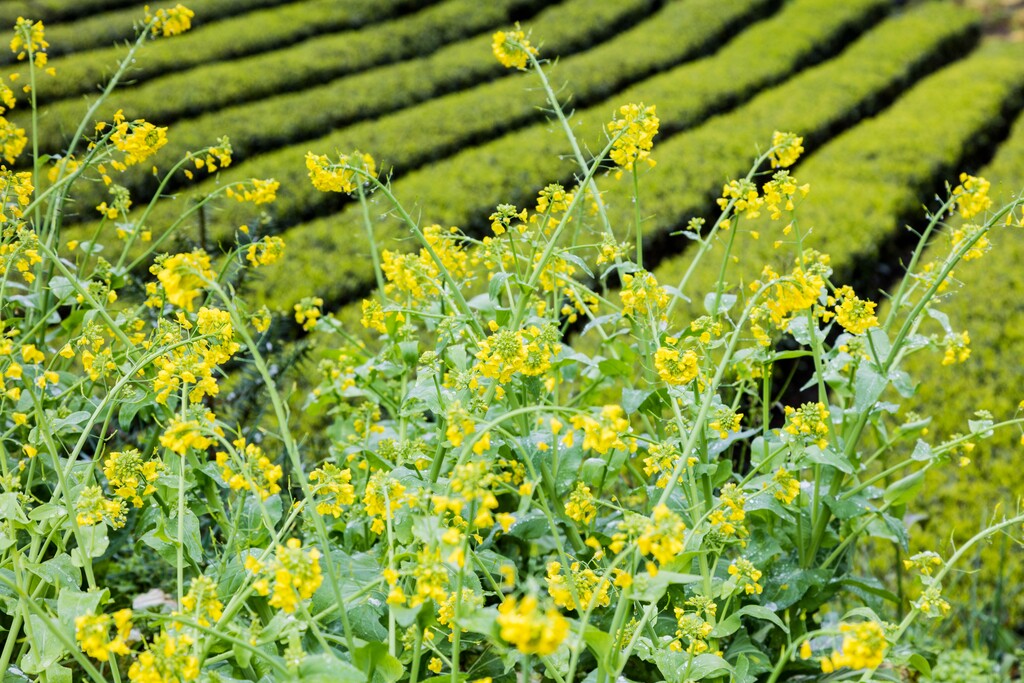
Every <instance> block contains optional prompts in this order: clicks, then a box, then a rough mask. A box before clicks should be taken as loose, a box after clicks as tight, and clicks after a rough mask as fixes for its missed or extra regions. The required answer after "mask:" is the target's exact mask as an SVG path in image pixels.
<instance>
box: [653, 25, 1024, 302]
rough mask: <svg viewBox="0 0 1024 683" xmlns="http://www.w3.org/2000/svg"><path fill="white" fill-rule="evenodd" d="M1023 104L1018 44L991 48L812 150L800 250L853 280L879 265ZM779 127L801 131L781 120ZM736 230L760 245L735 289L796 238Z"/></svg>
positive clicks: (669, 274) (669, 268)
mask: <svg viewBox="0 0 1024 683" xmlns="http://www.w3.org/2000/svg"><path fill="white" fill-rule="evenodd" d="M939 103H942V106H941V107H940V106H938V104H939ZM1022 104H1024V47H1022V46H1020V45H1016V44H1007V43H994V44H991V45H989V46H986V47H985V48H982V49H981V50H979V51H978V52H976V53H975V54H973V55H971V56H970V57H968V58H966V59H964V60H961V61H959V62H956V63H954V64H953V65H951V66H949V67H947V68H945V69H943V70H942V71H940V72H938V73H936V74H934V75H933V76H931V77H929V78H927V79H925V80H924V81H922V82H921V83H919V84H917V85H916V86H914V87H913V88H911V89H910V90H909V91H907V92H906V93H905V94H903V95H902V96H901V97H900V99H899V100H897V101H896V102H895V103H894V104H893V106H892V107H890V108H889V109H887V110H885V111H884V112H882V113H881V114H880V115H879V116H877V117H875V118H872V119H868V120H866V121H864V122H863V123H861V124H859V125H857V126H855V127H853V128H851V129H850V130H848V131H846V132H845V133H843V134H841V135H839V136H837V137H835V138H834V139H832V140H831V141H829V142H828V144H826V145H825V146H824V147H822V148H821V149H820V150H814V148H813V147H810V149H811V151H812V152H813V154H812V155H811V156H809V157H808V158H807V160H806V161H805V162H804V163H803V164H801V166H800V167H799V168H798V169H797V170H796V173H795V175H796V177H797V178H798V179H799V181H800V182H801V183H805V182H806V183H810V185H811V194H810V195H808V197H807V199H806V200H804V201H803V202H802V204H801V210H800V220H799V229H798V231H799V233H801V234H803V235H804V244H805V245H806V246H808V247H813V248H816V249H818V250H820V251H823V252H826V253H828V254H829V255H830V256H831V258H832V266H833V268H835V269H836V271H837V272H839V273H842V274H843V277H845V278H849V277H854V276H855V274H854V273H853V272H851V271H852V268H853V267H854V265H855V264H857V263H871V262H876V261H877V259H878V258H879V257H880V255H881V254H880V250H882V249H883V248H884V245H885V244H886V243H887V242H888V241H890V240H892V239H894V238H895V236H896V235H898V234H899V232H900V231H901V229H902V227H903V224H904V223H905V222H906V221H907V220H909V219H911V218H912V217H916V216H917V215H918V214H919V208H920V197H921V196H922V195H923V194H925V193H927V192H929V191H934V190H935V189H936V186H938V185H940V184H941V182H942V181H943V179H949V178H955V177H956V175H957V173H958V171H959V169H960V167H961V164H962V162H963V160H964V158H965V157H966V156H967V155H968V154H969V153H970V150H975V149H978V148H982V149H984V148H985V147H986V146H987V145H991V144H992V140H993V136H995V135H998V134H999V131H1000V130H1005V129H1006V126H1007V121H1008V120H1009V119H1012V117H1013V116H1014V115H1015V114H1016V113H1017V112H1018V111H1020V108H1021V106H1022ZM778 125H779V126H781V127H783V128H787V129H790V130H801V128H800V127H798V126H795V125H792V124H791V122H789V121H787V120H786V119H785V118H782V117H780V118H779V119H778ZM806 144H807V143H806V142H805V145H806ZM736 227H737V228H738V229H739V230H741V231H742V232H745V231H746V230H747V229H748V228H751V229H756V230H759V231H760V234H761V239H760V240H752V239H749V238H746V237H745V238H744V239H742V240H741V241H738V242H737V249H736V250H735V255H736V256H737V257H739V262H738V263H737V264H730V266H729V269H728V270H727V271H726V277H727V279H728V280H729V282H730V283H732V285H733V286H735V285H738V284H741V283H745V282H750V281H752V280H756V279H757V278H758V276H759V274H760V270H761V267H762V266H763V265H764V264H765V263H773V262H775V261H777V258H775V257H774V253H775V246H774V242H775V240H780V239H781V240H786V241H791V240H794V239H796V238H795V236H790V237H788V238H787V237H785V236H783V235H781V234H780V233H779V226H778V225H776V226H775V227H772V225H771V223H770V222H768V221H766V220H761V221H754V222H753V223H748V221H747V220H746V219H744V220H742V221H739V222H738V223H737V225H736ZM711 253H712V254H713V256H712V258H711V260H710V261H709V262H707V264H706V266H707V267H704V268H699V269H697V270H696V271H695V272H694V274H693V282H695V283H700V286H707V285H708V284H709V283H711V282H713V281H716V280H717V278H718V275H719V267H720V263H721V259H720V257H717V258H716V257H715V256H714V254H715V253H716V252H714V251H712V252H711ZM718 253H719V254H720V253H721V249H720V250H719V251H718ZM686 265H687V254H686V253H684V254H682V255H681V256H678V257H675V258H673V259H672V260H671V261H669V262H668V263H666V264H664V265H663V266H662V267H661V268H659V269H658V271H657V272H658V275H659V277H662V276H664V278H665V282H673V281H674V280H676V279H678V277H679V276H680V275H681V274H682V271H683V270H684V269H685V267H686ZM694 309H695V306H692V307H691V311H692V310H694Z"/></svg>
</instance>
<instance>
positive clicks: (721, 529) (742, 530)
mask: <svg viewBox="0 0 1024 683" xmlns="http://www.w3.org/2000/svg"><path fill="white" fill-rule="evenodd" d="M718 495H719V505H718V507H716V508H715V509H714V510H712V511H711V514H710V515H709V516H708V522H709V523H710V524H711V528H712V529H713V530H714V531H716V532H717V533H718V534H721V536H722V537H724V538H725V539H729V538H733V537H739V538H742V537H744V536H746V535H747V534H748V532H747V529H746V526H744V524H743V522H744V520H746V518H747V511H746V510H745V509H744V506H745V505H746V503H747V498H746V496H744V495H743V491H742V490H741V489H740V488H739V487H738V486H736V484H735V483H733V482H729V483H728V484H725V485H724V486H722V490H721V491H720V492H719V494H718Z"/></svg>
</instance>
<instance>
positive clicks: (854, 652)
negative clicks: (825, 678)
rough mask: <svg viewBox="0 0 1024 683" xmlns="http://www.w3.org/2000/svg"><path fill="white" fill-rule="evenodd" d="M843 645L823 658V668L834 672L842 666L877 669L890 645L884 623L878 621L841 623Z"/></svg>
mask: <svg viewBox="0 0 1024 683" xmlns="http://www.w3.org/2000/svg"><path fill="white" fill-rule="evenodd" d="M839 629H840V630H841V631H842V632H843V645H842V648H841V649H840V651H838V652H833V653H832V655H831V656H830V657H826V658H824V659H822V660H821V670H822V671H823V672H824V673H832V672H834V671H836V670H837V669H841V668H842V667H844V666H845V667H848V668H850V669H875V668H877V667H878V666H879V665H880V664H881V663H882V661H883V660H884V659H885V651H886V650H887V649H888V647H889V643H888V641H886V639H885V633H884V631H883V630H882V625H881V624H879V623H878V622H877V621H862V622H859V623H856V624H841V625H840V626H839Z"/></svg>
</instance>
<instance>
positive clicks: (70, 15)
mask: <svg viewBox="0 0 1024 683" xmlns="http://www.w3.org/2000/svg"><path fill="white" fill-rule="evenodd" d="M137 3H138V0H76V1H75V2H66V0H7V2H4V3H3V5H0V22H2V23H4V24H11V25H13V24H14V22H16V21H17V20H18V17H29V18H31V19H33V20H40V19H41V20H43V21H69V20H74V19H79V18H81V17H86V16H89V15H90V14H93V13H95V12H106V11H110V10H116V9H120V8H123V7H126V6H128V5H133V4H137Z"/></svg>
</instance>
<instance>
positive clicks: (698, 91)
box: [261, 0, 976, 307]
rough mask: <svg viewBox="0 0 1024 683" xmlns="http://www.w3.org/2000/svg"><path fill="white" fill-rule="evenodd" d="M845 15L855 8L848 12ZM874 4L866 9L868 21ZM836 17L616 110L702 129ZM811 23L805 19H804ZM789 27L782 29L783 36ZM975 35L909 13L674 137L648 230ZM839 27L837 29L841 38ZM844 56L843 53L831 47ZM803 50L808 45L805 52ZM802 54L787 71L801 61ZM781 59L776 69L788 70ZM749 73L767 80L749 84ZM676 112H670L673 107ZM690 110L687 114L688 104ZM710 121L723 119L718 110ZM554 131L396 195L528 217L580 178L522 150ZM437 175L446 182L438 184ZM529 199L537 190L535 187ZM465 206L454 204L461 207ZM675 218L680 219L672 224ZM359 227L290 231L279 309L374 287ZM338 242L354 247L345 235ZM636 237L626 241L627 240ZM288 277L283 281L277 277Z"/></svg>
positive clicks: (817, 10) (661, 146)
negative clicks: (777, 141) (761, 152)
mask: <svg viewBox="0 0 1024 683" xmlns="http://www.w3.org/2000/svg"><path fill="white" fill-rule="evenodd" d="M843 6H849V3H843ZM873 7H874V6H873V5H869V4H863V5H861V11H862V12H868V11H870V10H872V9H873ZM837 9H838V7H837V6H835V5H834V4H833V3H830V2H828V1H827V0H807V1H804V2H796V3H793V4H791V5H790V6H788V7H787V9H786V10H785V11H784V12H783V13H782V14H780V15H779V16H778V17H777V18H776V19H774V20H772V21H769V22H765V23H764V24H763V25H758V26H755V27H753V28H751V29H750V30H749V31H748V34H749V35H748V34H744V35H743V36H741V37H739V38H737V40H736V42H735V44H733V45H730V46H727V47H726V48H724V49H723V50H722V52H721V53H720V54H719V55H718V56H716V57H715V58H714V59H710V60H707V61H706V62H704V63H700V64H696V65H693V66H692V67H689V68H690V69H693V71H681V76H682V78H681V80H680V81H678V82H673V81H672V80H671V78H670V77H669V76H668V75H665V76H663V77H659V79H652V81H651V82H648V83H644V84H640V85H638V86H637V87H635V88H632V89H630V90H629V91H627V92H625V93H622V94H621V95H619V96H617V97H616V98H615V100H614V102H628V101H641V100H642V101H644V102H645V103H656V104H658V105H661V107H659V114H660V115H661V117H662V121H663V126H664V130H671V129H672V128H673V127H676V128H679V127H681V125H680V123H675V122H672V120H673V119H675V117H676V115H677V114H676V112H678V111H682V112H684V113H683V119H682V121H683V122H687V121H688V122H689V123H691V124H692V123H696V122H698V121H701V120H703V119H704V118H705V117H706V116H707V113H708V112H707V111H706V110H705V109H703V105H704V104H705V103H708V104H710V105H711V106H712V107H714V103H715V101H716V100H721V99H725V100H726V101H729V102H731V101H734V99H735V98H736V97H737V95H736V93H748V94H749V93H750V92H751V91H754V90H756V88H757V85H758V84H759V80H758V79H760V81H768V82H772V81H774V80H776V79H777V78H778V75H772V74H771V71H767V73H765V71H762V69H764V70H768V68H769V67H768V64H769V58H768V57H766V56H765V55H767V54H769V53H768V52H766V50H767V48H768V46H776V47H775V48H774V49H780V50H781V49H782V48H781V47H780V46H781V45H782V44H786V43H789V41H788V40H787V41H778V40H777V36H778V35H780V32H782V33H786V32H787V31H789V30H790V28H791V27H793V29H794V30H793V35H794V41H797V40H798V38H797V36H799V35H801V34H802V31H798V30H795V27H797V26H814V27H817V28H816V29H815V33H816V35H819V36H822V35H826V36H827V32H825V31H824V30H823V29H822V26H824V25H826V24H825V22H826V21H827V20H828V18H829V17H831V16H832V13H833V12H835V11H836V10H837ZM801 12H806V14H804V16H803V17H802V20H799V21H798V20H797V18H796V17H797V16H799V14H800V13H801ZM784 27H785V28H784ZM975 28H976V25H975V23H974V15H973V14H971V13H968V12H965V11H962V10H957V9H956V8H954V7H951V6H947V5H937V4H936V5H926V6H924V7H921V8H920V9H916V10H913V11H912V12H909V13H908V14H906V15H905V16H902V17H899V18H896V19H893V20H890V21H886V22H884V23H883V24H882V25H881V26H880V27H878V28H876V29H875V30H873V31H871V32H870V33H868V34H867V35H866V36H865V37H863V38H861V39H860V40H858V41H857V42H856V43H854V44H853V45H852V46H851V47H849V48H847V49H846V50H845V51H844V52H843V53H842V54H841V55H840V56H839V57H837V58H836V59H834V60H832V61H830V62H827V63H826V64H824V65H822V66H819V67H816V68H814V69H811V70H809V71H806V72H804V73H802V74H800V75H798V76H796V77H795V78H793V79H791V80H790V81H788V82H786V83H784V84H782V85H780V86H778V87H776V88H774V89H773V90H770V91H769V92H767V93H765V94H762V95H760V96H758V97H756V98H755V99H754V100H752V101H751V102H750V103H748V104H746V105H744V106H742V107H739V108H738V109H736V110H734V111H733V112H731V113H729V114H725V115H722V116H719V117H716V118H714V119H711V120H710V121H708V122H707V123H706V124H705V125H703V126H701V127H700V128H697V129H695V130H692V131H689V132H686V133H682V134H678V135H675V136H674V137H671V138H669V139H667V140H659V141H657V144H656V150H655V158H657V159H659V160H660V163H659V166H658V168H657V169H655V170H654V171H653V172H651V173H647V174H645V177H644V179H643V181H642V206H643V210H644V212H645V213H647V214H655V215H657V216H658V220H657V222H656V223H655V222H654V221H651V223H649V229H651V230H654V231H660V230H666V229H668V228H669V227H672V226H675V225H677V224H678V220H677V217H676V214H678V215H681V216H685V217H688V216H689V215H692V214H693V213H694V212H695V211H698V210H700V209H701V208H703V207H704V206H705V204H706V202H707V199H708V196H709V194H710V192H711V191H712V189H711V188H712V187H715V188H716V189H720V188H721V182H722V179H723V178H726V177H729V176H730V175H735V174H736V173H738V172H741V171H742V170H743V168H744V166H746V165H747V164H749V160H750V158H751V152H752V150H753V149H754V147H755V145H756V144H759V143H760V144H766V141H767V140H769V139H770V137H771V133H772V131H773V130H774V127H775V126H776V124H777V123H778V124H781V125H784V124H785V123H786V121H787V120H792V122H793V123H794V124H799V125H794V126H792V127H793V128H794V129H797V130H801V131H803V132H804V133H805V134H807V135H808V136H809V137H810V138H813V139H816V138H820V137H825V136H827V135H828V134H829V133H830V132H832V131H834V129H835V127H836V126H837V125H839V124H840V123H842V122H844V121H851V120H853V119H855V118H857V117H861V116H864V115H866V114H868V113H870V112H871V111H873V110H875V109H877V108H878V107H879V106H880V105H882V104H883V103H885V102H886V101H887V98H886V96H887V93H891V92H893V91H894V90H896V89H898V88H900V87H903V86H905V85H906V84H907V83H908V82H911V81H912V80H914V79H915V78H916V77H918V76H920V75H921V73H922V72H923V71H925V70H926V69H927V68H929V67H932V66H935V65H936V64H937V63H938V62H940V61H942V60H945V59H949V58H951V57H952V56H954V55H956V54H962V52H963V50H964V49H965V48H966V47H967V45H969V44H970V43H971V42H972V38H973V37H974V36H975V35H976V34H975ZM833 30H835V27H833ZM835 47H836V48H838V47H839V46H838V45H837V46H835ZM805 49H807V47H806V46H805ZM798 59H799V53H797V54H794V55H791V56H790V60H798ZM791 65H792V61H791V62H790V64H789V65H786V64H785V61H784V60H783V61H782V62H780V63H778V64H775V65H774V68H780V69H782V70H783V71H782V73H785V69H786V68H791ZM748 74H757V76H756V77H755V78H754V79H753V80H751V79H750V78H749V76H748ZM664 102H670V103H671V104H670V105H663V103H664ZM687 103H688V104H687ZM612 107H613V101H609V102H608V103H606V104H605V105H602V106H601V107H596V108H594V110H592V111H588V112H587V113H586V115H585V116H584V117H582V118H583V119H584V120H585V121H590V122H591V123H590V125H588V126H587V127H586V128H581V129H582V130H587V129H589V130H597V129H598V126H599V125H600V124H599V122H602V121H604V120H605V119H606V118H607V117H608V116H609V115H610V113H611V111H612ZM712 111H713V109H712ZM551 141H552V138H551V134H550V133H548V132H546V130H545V129H544V128H543V127H538V128H536V129H534V130H532V131H529V132H526V133H522V134H517V135H515V136H508V137H506V138H503V139H501V140H497V141H494V142H493V143H490V144H488V145H485V146H483V147H481V148H480V149H477V150H471V151H467V152H466V153H464V154H461V155H459V156H457V157H454V158H452V159H451V160H448V161H446V162H444V163H441V164H437V165H434V166H432V167H430V168H426V169H423V170H421V171H419V172H417V173H414V174H411V175H410V176H408V177H406V178H403V179H400V180H399V181H397V182H396V183H395V191H396V193H397V195H398V196H399V197H403V198H405V199H406V201H413V200H415V199H417V198H418V199H419V205H418V210H419V211H420V212H421V213H422V215H423V218H424V221H425V222H439V223H442V224H444V225H449V224H458V225H462V226H464V227H467V226H468V227H469V228H471V229H472V228H477V229H479V228H482V227H484V225H485V224H486V220H485V219H486V216H487V215H488V213H489V212H490V210H492V207H493V206H494V205H495V204H497V203H499V202H505V201H509V202H513V203H516V204H517V205H520V206H523V205H527V204H528V203H531V202H532V196H533V193H534V192H536V190H538V189H539V188H540V187H541V186H543V185H544V184H545V183H546V182H550V181H552V180H559V179H562V180H568V179H570V178H571V174H572V168H571V165H570V164H569V163H568V162H564V161H563V162H561V163H559V162H557V160H556V161H550V159H554V157H555V154H554V152H555V151H558V150H560V149H561V147H562V146H563V143H561V142H556V143H555V149H552V150H550V153H547V154H541V155H533V156H531V157H530V158H529V160H524V159H523V157H522V155H521V154H520V153H518V150H522V149H528V150H541V149H546V148H550V147H551V146H552V142H551ZM437 178H443V179H444V182H443V183H438V182H437V180H436V179H437ZM628 185H631V183H628V182H620V183H616V182H614V181H611V180H607V181H602V183H601V187H602V189H604V190H605V191H606V193H607V195H606V196H607V197H608V203H609V204H610V207H609V208H610V210H611V212H612V216H613V222H612V224H613V225H616V226H621V228H620V229H621V230H622V231H627V230H629V229H630V228H629V227H628V226H629V225H631V221H632V218H631V217H627V216H628V215H629V213H630V209H631V208H632V207H631V202H630V199H629V192H628V191H627V190H626V186H628ZM531 188H532V190H531ZM453 196H454V197H457V198H461V199H462V201H451V199H450V198H451V197H453ZM673 212H674V213H673ZM360 225H361V221H360V218H359V216H358V212H357V211H348V212H345V213H342V214H340V215H339V216H337V217H332V218H329V219H325V220H321V221H317V222H315V223H311V224H309V225H305V226H301V227H300V228H296V229H293V230H292V231H291V232H290V234H289V236H288V238H287V240H288V242H289V245H290V247H289V248H290V252H289V259H288V260H287V262H286V265H285V266H283V267H282V269H281V270H280V276H279V277H273V278H272V277H269V276H268V278H267V279H266V280H265V281H264V283H263V286H262V287H261V294H262V295H263V296H264V297H265V298H266V299H267V300H268V301H269V302H270V303H272V304H274V305H275V306H278V307H287V305H288V303H289V302H290V301H291V299H292V297H295V298H298V297H301V296H305V295H307V294H311V293H313V292H316V293H317V295H319V296H322V297H324V298H325V299H326V300H330V301H334V302H338V301H345V300H349V299H352V298H354V297H355V296H357V295H359V294H361V293H362V292H364V291H365V290H366V288H367V286H368V283H369V282H370V281H371V280H372V273H371V272H370V269H369V267H368V263H367V262H366V261H365V258H364V256H363V255H364V254H365V253H366V249H367V246H366V244H365V240H364V239H362V238H361V235H362V228H361V227H360ZM400 230H401V228H400V227H399V226H396V225H395V223H394V222H387V223H381V224H379V225H378V226H377V234H378V239H379V240H381V241H383V240H384V239H385V237H390V236H394V235H396V234H399V233H400ZM342 236H344V237H343V238H342ZM626 236H627V235H626V234H620V235H619V237H620V238H625V237H626ZM325 261H329V262H331V263H332V268H331V270H330V271H329V272H324V271H320V270H318V268H317V266H316V264H317V263H323V262H325ZM291 272H301V273H304V277H303V278H302V282H301V283H298V284H295V285H292V286H289V288H288V289H287V290H284V289H283V288H281V287H280V282H281V281H282V280H288V279H289V274H290V273H291ZM279 278H280V279H279Z"/></svg>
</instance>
